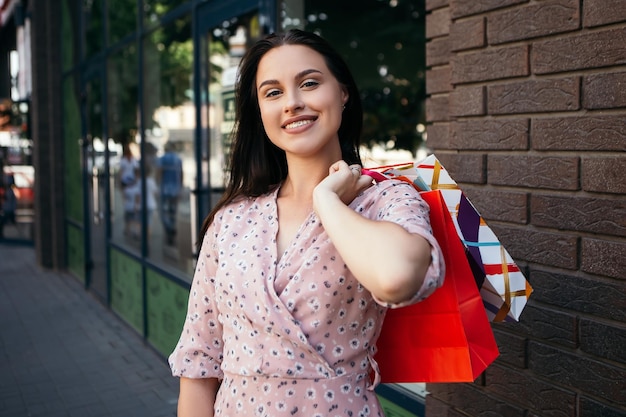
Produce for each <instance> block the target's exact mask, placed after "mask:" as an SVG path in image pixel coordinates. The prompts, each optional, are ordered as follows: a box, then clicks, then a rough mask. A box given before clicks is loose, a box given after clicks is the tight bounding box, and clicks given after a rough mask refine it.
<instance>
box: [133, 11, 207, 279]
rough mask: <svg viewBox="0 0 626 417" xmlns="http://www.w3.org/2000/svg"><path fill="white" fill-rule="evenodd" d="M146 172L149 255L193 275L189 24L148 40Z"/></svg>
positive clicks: (163, 30)
mask: <svg viewBox="0 0 626 417" xmlns="http://www.w3.org/2000/svg"><path fill="white" fill-rule="evenodd" d="M144 50H145V56H144V74H143V77H144V83H145V87H144V96H143V108H144V115H145V116H144V120H143V122H144V129H145V130H144V132H143V134H142V140H144V141H145V142H144V144H143V146H142V149H143V158H142V159H143V161H142V162H143V169H144V174H145V180H146V185H145V192H146V199H145V201H146V207H147V216H148V218H147V227H148V230H147V235H148V237H149V238H148V256H149V258H150V259H151V260H152V261H154V262H156V263H159V264H161V265H162V266H163V267H166V268H174V269H176V270H182V271H185V272H187V273H188V274H189V275H191V274H192V273H193V262H194V259H193V253H194V250H193V245H194V244H195V242H193V236H192V233H191V217H192V215H191V211H192V206H193V201H192V200H193V197H192V194H191V193H190V189H192V188H193V187H194V184H195V182H196V178H197V172H196V171H197V168H196V147H195V141H194V132H195V127H196V122H195V114H196V113H195V105H194V102H193V85H192V82H193V41H192V38H191V19H190V17H185V18H183V19H179V20H176V21H174V22H172V23H171V24H169V25H166V26H163V27H161V28H159V29H157V30H155V31H154V32H152V33H151V34H149V35H148V36H147V37H146V38H145V41H144Z"/></svg>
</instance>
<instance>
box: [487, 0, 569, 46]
mask: <svg viewBox="0 0 626 417" xmlns="http://www.w3.org/2000/svg"><path fill="white" fill-rule="evenodd" d="M578 3H579V2H578V0H550V1H542V2H541V3H533V4H531V5H528V6H521V7H514V8H512V9H508V10H505V11H502V12H498V13H493V14H491V15H489V17H488V20H487V28H488V30H487V41H488V42H489V44H492V45H494V44H500V43H504V42H512V41H518V40H523V39H531V38H536V37H539V36H545V35H551V34H554V33H560V32H567V31H571V30H576V29H578V27H579V24H580V10H579V7H578Z"/></svg>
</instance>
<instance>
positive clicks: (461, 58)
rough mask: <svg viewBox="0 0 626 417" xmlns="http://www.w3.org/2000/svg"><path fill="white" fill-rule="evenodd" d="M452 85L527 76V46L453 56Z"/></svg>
mask: <svg viewBox="0 0 626 417" xmlns="http://www.w3.org/2000/svg"><path fill="white" fill-rule="evenodd" d="M451 63H452V83H453V84H458V83H469V82H476V81H486V80H498V79H502V78H510V77H519V76H525V75H528V74H529V69H528V46H526V45H518V46H509V47H504V48H490V49H485V50H479V51H477V52H468V53H464V54H458V55H454V56H453V58H452V60H451Z"/></svg>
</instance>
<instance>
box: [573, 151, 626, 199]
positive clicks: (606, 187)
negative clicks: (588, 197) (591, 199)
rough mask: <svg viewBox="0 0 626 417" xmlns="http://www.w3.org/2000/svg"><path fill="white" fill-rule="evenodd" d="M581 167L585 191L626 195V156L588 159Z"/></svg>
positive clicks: (585, 159) (584, 160)
mask: <svg viewBox="0 0 626 417" xmlns="http://www.w3.org/2000/svg"><path fill="white" fill-rule="evenodd" d="M581 165H582V167H581V170H582V172H581V182H582V188H583V190H585V191H592V192H599V193H615V194H626V180H625V178H626V175H625V173H626V156H623V155H616V156H614V157H586V158H583V159H582V164H581Z"/></svg>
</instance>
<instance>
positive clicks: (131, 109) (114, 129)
mask: <svg viewBox="0 0 626 417" xmlns="http://www.w3.org/2000/svg"><path fill="white" fill-rule="evenodd" d="M107 72H108V74H107V76H108V126H107V127H108V138H109V140H108V147H109V169H110V176H109V183H110V187H111V188H110V189H111V235H112V239H113V240H114V241H116V242H117V243H125V244H127V245H132V246H133V247H134V248H135V249H136V250H138V249H139V243H140V237H141V217H140V213H139V212H137V213H136V212H135V211H136V209H135V197H136V196H134V195H133V194H132V192H133V190H135V189H136V187H140V184H141V181H140V176H139V175H138V170H139V158H140V153H139V146H138V144H137V143H136V136H137V131H138V125H139V122H138V116H137V112H138V104H137V94H138V80H137V51H136V47H135V45H134V44H132V45H129V46H127V47H126V48H124V49H121V50H120V51H118V52H116V53H115V54H113V55H111V56H110V58H109V60H108V62H107ZM133 186H134V187H135V188H133Z"/></svg>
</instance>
